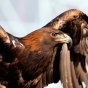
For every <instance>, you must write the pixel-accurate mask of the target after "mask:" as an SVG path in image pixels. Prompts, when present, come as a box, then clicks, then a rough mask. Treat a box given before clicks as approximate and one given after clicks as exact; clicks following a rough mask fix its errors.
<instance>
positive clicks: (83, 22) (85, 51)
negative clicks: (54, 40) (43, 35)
mask: <svg viewBox="0 0 88 88" xmlns="http://www.w3.org/2000/svg"><path fill="white" fill-rule="evenodd" d="M44 27H52V28H55V29H58V30H61V31H63V32H64V33H67V34H68V35H69V36H70V37H71V38H72V40H73V46H72V48H71V49H70V52H71V54H70V63H71V73H72V75H71V76H72V81H73V87H74V88H80V86H81V85H82V81H84V82H85V84H86V85H87V86H88V79H87V77H86V73H87V70H86V63H87V62H88V16H87V15H86V14H85V13H83V12H82V11H80V10H77V9H71V10H68V11H65V12H64V13H62V14H60V15H59V16H57V17H56V18H54V19H53V20H52V21H50V22H49V23H48V24H46V25H45V26H44Z"/></svg>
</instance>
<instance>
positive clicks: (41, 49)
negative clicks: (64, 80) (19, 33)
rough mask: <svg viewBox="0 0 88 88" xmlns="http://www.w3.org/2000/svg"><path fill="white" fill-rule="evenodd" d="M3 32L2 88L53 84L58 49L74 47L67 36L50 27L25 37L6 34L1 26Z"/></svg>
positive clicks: (0, 44)
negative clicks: (64, 45) (59, 47)
mask: <svg viewBox="0 0 88 88" xmlns="http://www.w3.org/2000/svg"><path fill="white" fill-rule="evenodd" d="M0 33H1V37H0V55H1V58H0V66H1V67H0V84H1V86H0V87H1V88H2V86H4V87H6V88H43V87H44V86H46V85H48V84H49V83H52V82H54V80H55V79H54V78H53V75H54V76H56V75H55V72H54V70H53V69H54V67H53V65H54V64H53V63H54V60H55V53H56V52H57V48H58V46H59V44H63V43H67V44H68V46H69V44H70V45H72V40H71V38H70V37H69V36H68V35H67V34H65V33H63V32H62V31H60V30H57V29H54V28H49V27H45V28H41V29H38V30H35V31H33V32H32V33H30V34H28V35H26V36H24V37H22V38H18V37H15V36H13V35H11V34H9V33H7V32H5V30H4V29H3V28H2V27H0ZM7 41H9V42H7ZM57 70H58V69H57ZM57 80H58V81H59V78H58V79H57Z"/></svg>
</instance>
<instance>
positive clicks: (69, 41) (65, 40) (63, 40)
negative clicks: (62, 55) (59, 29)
mask: <svg viewBox="0 0 88 88" xmlns="http://www.w3.org/2000/svg"><path fill="white" fill-rule="evenodd" d="M55 41H56V42H59V43H67V44H68V46H69V47H70V48H71V46H72V43H73V42H72V39H71V37H70V36H68V35H67V34H60V35H57V37H56V39H55Z"/></svg>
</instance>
